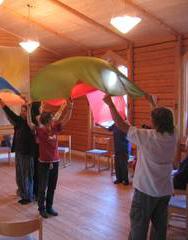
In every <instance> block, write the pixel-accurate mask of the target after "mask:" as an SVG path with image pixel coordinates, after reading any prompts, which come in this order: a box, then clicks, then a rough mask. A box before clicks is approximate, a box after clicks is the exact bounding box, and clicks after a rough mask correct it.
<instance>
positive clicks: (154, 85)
mask: <svg viewBox="0 0 188 240" xmlns="http://www.w3.org/2000/svg"><path fill="white" fill-rule="evenodd" d="M176 44H177V43H176V42H170V43H162V44H157V45H154V46H148V47H140V48H135V49H134V61H133V62H134V81H135V83H136V84H137V85H138V86H140V87H141V88H142V89H144V90H145V91H146V92H149V93H151V94H154V95H156V96H157V98H158V102H159V105H163V106H167V107H170V108H172V109H173V110H177V101H178V99H177V94H176V92H177V88H176V86H177V71H176V68H177V65H176V56H177V55H176ZM150 110H151V109H150V106H149V104H148V102H147V101H146V100H145V99H144V98H142V99H137V100H135V101H134V115H133V119H134V124H135V125H137V126H141V125H142V124H144V123H145V124H150V114H149V112H150Z"/></svg>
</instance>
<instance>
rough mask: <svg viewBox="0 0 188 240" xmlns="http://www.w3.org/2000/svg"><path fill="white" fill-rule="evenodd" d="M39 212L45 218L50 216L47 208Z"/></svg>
mask: <svg viewBox="0 0 188 240" xmlns="http://www.w3.org/2000/svg"><path fill="white" fill-rule="evenodd" d="M39 213H40V215H41V216H42V217H43V218H48V214H47V212H46V210H42V211H39Z"/></svg>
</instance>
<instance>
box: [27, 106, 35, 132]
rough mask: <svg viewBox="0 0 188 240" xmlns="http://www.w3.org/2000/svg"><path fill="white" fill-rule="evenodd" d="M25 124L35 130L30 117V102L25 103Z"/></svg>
mask: <svg viewBox="0 0 188 240" xmlns="http://www.w3.org/2000/svg"><path fill="white" fill-rule="evenodd" d="M27 124H28V126H29V127H30V128H31V129H32V130H35V128H36V126H35V124H34V123H33V122H32V118H31V103H30V104H28V105H27Z"/></svg>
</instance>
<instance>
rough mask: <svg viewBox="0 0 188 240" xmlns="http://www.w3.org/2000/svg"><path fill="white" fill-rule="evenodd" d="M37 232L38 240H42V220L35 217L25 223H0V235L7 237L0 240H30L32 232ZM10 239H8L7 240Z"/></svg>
mask: <svg viewBox="0 0 188 240" xmlns="http://www.w3.org/2000/svg"><path fill="white" fill-rule="evenodd" d="M36 231H38V232H39V235H38V239H39V240H42V239H43V236H42V219H41V218H40V217H36V218H34V219H30V220H27V221H16V222H1V221H0V235H3V236H7V238H3V237H2V238H1V237H0V240H1V239H12V240H14V237H15V239H17V240H19V239H20V240H24V239H25V240H29V239H30V240H32V239H34V238H31V236H30V235H29V234H31V233H33V232H36ZM8 237H10V238H8Z"/></svg>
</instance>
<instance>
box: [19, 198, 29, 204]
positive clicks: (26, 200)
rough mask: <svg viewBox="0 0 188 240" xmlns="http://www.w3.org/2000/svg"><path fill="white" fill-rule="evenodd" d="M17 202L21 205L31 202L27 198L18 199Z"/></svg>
mask: <svg viewBox="0 0 188 240" xmlns="http://www.w3.org/2000/svg"><path fill="white" fill-rule="evenodd" d="M18 203H20V204H22V205H25V204H28V203H31V200H29V199H20V200H19V201H18Z"/></svg>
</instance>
